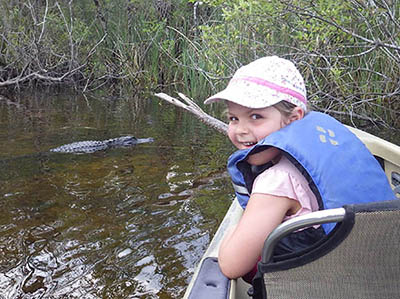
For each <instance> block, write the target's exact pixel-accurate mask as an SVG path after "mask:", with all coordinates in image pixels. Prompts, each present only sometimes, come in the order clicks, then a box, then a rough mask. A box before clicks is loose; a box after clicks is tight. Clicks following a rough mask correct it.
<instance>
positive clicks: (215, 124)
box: [155, 93, 228, 135]
mask: <svg viewBox="0 0 400 299" xmlns="http://www.w3.org/2000/svg"><path fill="white" fill-rule="evenodd" d="M178 95H179V97H180V98H181V99H182V100H183V101H185V102H186V103H184V102H182V101H180V100H178V99H176V98H173V97H171V96H169V95H167V94H165V93H156V94H155V96H156V97H158V98H160V99H163V100H164V101H167V102H168V103H170V104H173V105H175V106H177V107H179V108H182V109H184V110H186V111H189V112H190V113H192V114H193V115H194V116H195V117H196V118H198V119H199V120H200V121H202V122H203V123H205V124H206V125H208V126H210V127H211V128H213V129H215V130H217V131H218V132H220V133H222V134H224V135H227V131H228V125H227V124H226V123H224V122H222V121H220V120H219V119H216V118H214V117H212V116H211V115H209V114H207V113H206V112H204V110H203V109H201V108H200V107H199V106H198V105H197V104H196V103H195V102H193V101H192V100H191V99H189V98H188V97H187V96H185V95H184V94H182V93H179V94H178Z"/></svg>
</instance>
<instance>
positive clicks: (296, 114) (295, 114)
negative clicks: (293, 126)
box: [289, 107, 304, 123]
mask: <svg viewBox="0 0 400 299" xmlns="http://www.w3.org/2000/svg"><path fill="white" fill-rule="evenodd" d="M303 117H304V110H303V109H302V108H300V107H294V109H293V110H292V113H291V114H290V116H289V123H291V122H293V121H295V120H299V119H302V118H303Z"/></svg>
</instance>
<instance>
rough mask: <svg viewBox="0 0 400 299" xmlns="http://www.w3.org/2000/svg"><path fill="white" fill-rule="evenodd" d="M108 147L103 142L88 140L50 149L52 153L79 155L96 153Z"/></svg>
mask: <svg viewBox="0 0 400 299" xmlns="http://www.w3.org/2000/svg"><path fill="white" fill-rule="evenodd" d="M108 147H109V146H108V144H107V143H106V142H104V141H96V140H88V141H79V142H73V143H70V144H64V145H62V146H59V147H56V148H53V149H51V150H50V151H51V152H54V153H77V154H78V153H81V154H90V153H94V152H97V151H102V150H105V149H107V148H108Z"/></svg>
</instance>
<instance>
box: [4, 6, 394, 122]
mask: <svg viewBox="0 0 400 299" xmlns="http://www.w3.org/2000/svg"><path fill="white" fill-rule="evenodd" d="M47 4H48V5H47ZM399 11H400V2H398V1H391V2H388V1H380V0H373V1H326V0H268V1H258V0H230V1H221V0H204V1H201V2H200V1H195V0H152V1H147V0H146V1H145V0H113V1H111V0H102V1H99V0H81V1H73V2H70V1H56V0H48V1H30V2H26V1H20V0H13V1H1V2H0V17H1V18H0V30H1V33H2V35H1V36H0V66H1V69H0V81H7V80H11V79H13V78H19V77H18V76H19V75H20V74H35V73H37V74H40V75H42V76H49V77H53V78H59V77H62V80H63V82H64V83H67V84H71V83H73V84H74V85H75V86H76V87H77V88H78V89H83V90H90V89H96V88H98V87H101V86H104V84H108V85H110V84H111V85H117V84H118V85H119V86H127V87H129V88H130V89H132V88H134V89H143V88H145V89H146V88H147V89H149V90H151V91H156V90H158V89H162V88H164V87H166V86H171V85H172V86H174V88H176V89H178V90H179V91H182V92H185V93H187V94H188V95H190V96H191V97H193V98H196V97H200V98H202V99H203V98H205V97H206V96H207V95H208V94H210V93H212V92H215V91H217V90H219V89H221V88H222V87H223V86H224V85H225V84H226V82H227V79H229V77H230V76H231V75H232V74H233V72H234V71H235V70H236V69H237V68H238V67H239V66H240V65H242V64H245V63H248V62H250V61H252V60H254V59H256V58H258V57H261V56H265V55H281V56H283V57H286V58H290V59H292V60H294V61H295V62H296V63H297V65H298V67H299V68H300V70H301V72H302V73H303V74H304V77H305V79H306V82H307V83H308V90H309V95H310V102H311V104H312V106H313V107H314V108H316V109H321V110H330V111H337V112H343V111H354V110H357V111H359V112H360V113H362V114H363V115H368V116H373V117H374V118H380V117H382V115H383V114H385V113H386V114H387V111H388V110H387V109H389V111H391V112H390V113H389V114H390V115H391V117H393V113H394V115H396V113H395V112H393V110H394V109H397V106H396V104H395V100H394V99H395V97H396V96H398V91H397V86H398V83H397V78H398V75H399V73H400V67H399V64H400V56H399V53H400V34H399V28H398V27H399V25H398V20H397V19H396V18H397V15H398V13H399ZM75 69H76V71H73V70H75ZM28 78H33V79H34V78H35V76H30V77H29V76H28ZM50 82H51V79H50ZM54 82H58V81H57V80H54ZM19 83H20V82H19ZM21 83H23V82H21ZM378 107H379V109H378ZM382 107H383V108H385V109H386V110H385V109H382ZM382 111H383V112H382ZM385 111H386V112H385Z"/></svg>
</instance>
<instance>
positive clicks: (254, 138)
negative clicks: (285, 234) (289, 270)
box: [205, 56, 393, 280]
mask: <svg viewBox="0 0 400 299" xmlns="http://www.w3.org/2000/svg"><path fill="white" fill-rule="evenodd" d="M221 100H223V101H225V102H226V105H227V108H228V116H229V127H228V136H229V139H230V140H231V141H232V143H233V144H234V145H235V146H236V147H237V148H238V149H239V150H240V151H238V152H237V153H238V155H239V156H240V155H242V152H244V153H245V155H244V157H245V158H244V162H245V163H244V164H246V165H243V163H242V166H243V168H242V169H241V170H240V172H241V174H240V176H242V175H243V176H244V177H245V179H246V175H245V174H246V173H248V172H249V171H250V170H249V169H253V168H256V167H257V166H260V165H266V164H267V165H268V167H264V169H265V168H266V170H263V171H261V173H259V174H256V177H255V179H254V178H253V179H251V180H250V183H248V182H246V186H247V187H248V188H247V189H248V190H249V189H250V190H251V194H250V197H249V198H247V199H245V200H240V198H239V202H240V203H241V204H242V206H243V207H245V210H244V213H243V216H242V218H241V220H240V221H239V223H238V225H237V226H236V227H235V228H234V229H233V230H231V231H230V232H227V234H226V236H225V238H224V239H223V241H222V243H221V246H220V249H219V255H218V261H219V265H220V268H221V270H222V272H223V273H224V274H225V275H226V276H227V277H229V278H238V277H241V276H244V275H245V274H247V273H249V272H250V271H251V270H253V269H254V266H255V265H256V263H257V261H258V259H259V257H260V254H261V251H262V247H263V244H264V241H265V239H266V238H267V236H268V235H269V234H270V233H271V232H272V230H273V229H275V228H276V227H277V226H278V225H279V224H280V223H282V222H284V221H286V220H287V219H290V218H293V217H296V216H299V215H303V214H307V213H310V212H313V211H317V210H319V209H321V208H324V207H327V208H330V205H331V206H334V205H335V204H336V205H339V206H341V204H342V202H341V201H339V203H336V202H335V203H334V204H331V203H330V202H328V203H325V202H324V203H323V204H320V202H319V201H318V199H317V197H316V194H317V195H318V196H319V192H318V191H315V190H312V186H313V185H312V184H310V181H312V180H309V179H306V177H305V176H303V172H301V170H300V169H301V167H296V166H295V164H296V162H293V159H290V157H291V156H290V154H289V155H287V153H286V152H285V154H283V151H282V150H281V149H279V148H277V147H273V146H267V147H264V148H262V150H261V151H258V150H254V148H255V147H257V146H258V145H259V143H260V142H263V140H264V139H266V138H267V137H268V136H270V135H271V134H273V133H275V132H278V131H279V132H281V131H285V130H282V129H283V128H285V129H286V127H290V125H291V124H293V123H296V122H299V121H300V120H302V119H303V118H307V119H312V118H314V116H315V114H317V113H316V112H312V113H311V114H312V116H308V115H307V97H306V89H305V85H304V81H303V78H302V76H301V75H300V73H299V71H298V70H297V69H296V67H295V66H294V64H293V63H291V62H290V61H288V60H286V59H282V58H279V57H276V56H272V57H264V58H261V59H258V60H256V61H254V62H252V63H250V64H248V65H246V66H243V67H241V68H240V69H239V70H237V72H236V73H235V74H234V76H233V78H232V79H231V80H230V82H229V84H228V86H227V88H226V89H224V90H223V91H221V92H219V93H217V94H216V95H214V96H212V97H210V98H208V99H207V100H206V101H205V103H206V104H208V103H212V102H216V101H221ZM306 115H307V116H306ZM317 116H318V115H317ZM317 119H318V118H317ZM299 123H300V122H299ZM328 123H329V122H328ZM324 126H325V127H326V125H324ZM291 127H293V125H292V126H291ZM341 127H343V128H344V126H342V125H341V126H340V128H339V129H338V130H339V131H340V132H341ZM312 128H315V130H314V129H313V131H315V132H317V134H319V135H318V136H319V137H318V138H319V141H318V142H319V143H321V144H322V145H323V146H326V147H327V150H326V151H329V150H331V148H332V150H333V151H337V149H338V148H340V146H342V144H341V142H342V141H341V140H340V141H338V140H339V139H338V138H336V137H338V136H336V135H335V132H334V131H332V130H330V129H329V128H324V127H323V126H315V125H314V124H313V126H312ZM335 128H336V127H335ZM315 132H310V134H304V136H297V135H294V136H291V137H290V138H288V139H290V140H287V143H289V145H290V143H299V144H300V143H301V140H302V139H303V138H307V137H308V135H312V134H311V133H315ZM273 135H274V134H273ZM275 135H276V133H275ZM341 135H346V138H347V135H348V134H347V133H343V134H342V133H341ZM283 136H286V135H283ZM339 137H340V136H339ZM351 138H352V137H350V140H351V142H350V143H351V144H353V143H354V142H355V141H354V140H353V139H351ZM277 139H278V143H279V142H280V140H279V139H280V138H279V137H278V138H277ZM281 139H282V138H281ZM355 139H357V138H355ZM284 142H286V140H285V141H284ZM360 143H361V142H360ZM351 144H350V145H351ZM328 145H329V148H328ZM345 146H346V145H345ZM355 146H356V148H357V149H358V147H360V148H361V147H362V145H358V143H357V145H355ZM300 147H301V146H300ZM312 147H313V146H310V148H311V150H312ZM347 149H348V148H347V147H345V148H342V150H344V151H347ZM296 151H297V149H295V152H296ZM305 151H306V152H307V150H305ZM361 151H362V152H363V151H364V150H363V149H362V150H361ZM300 152H301V149H300ZM329 155H330V154H328V157H324V156H323V155H322V158H317V159H321V160H322V161H321V163H322V165H324V168H327V167H325V166H326V165H327V163H330V164H332V163H331V162H330V161H328V162H327V163H325V162H324V161H325V160H327V159H329ZM363 155H364V152H363V154H362V155H361V156H363ZM232 156H235V154H234V155H232ZM325 156H326V155H325ZM365 156H367V159H369V158H370V157H369V156H371V155H370V154H365ZM371 157H372V156H371ZM324 159H325V160H324ZM371 159H372V160H375V159H374V158H373V157H372V158H371ZM372 160H371V161H372ZM371 161H370V160H368V164H371V163H372V164H373V165H374V168H373V169H372V171H370V173H373V179H372V181H371V182H372V183H373V185H374V186H379V184H380V185H383V190H384V191H383V193H384V194H385V195H384V196H382V197H383V198H384V199H392V198H390V197H391V195H392V194H393V193H391V190H390V187H388V186H389V185H388V183H387V180H386V177H385V175H384V174H383V172H381V170H379V169H378V168H380V167H379V166H376V165H375V164H378V163H377V162H376V161H375V162H373V161H372V162H371ZM332 162H334V161H332ZM317 163H320V162H319V161H317ZM324 163H325V164H324ZM374 163H375V164H374ZM238 165H239V164H238ZM228 166H229V164H228ZM239 166H240V165H239ZM345 166H346V165H345ZM246 167H247V168H246ZM346 167H348V165H347V166H346ZM314 168H317V171H320V170H318V167H314ZM246 169H247V170H246ZM329 171H331V170H330V169H328V170H321V171H320V172H322V174H321V175H319V174H317V175H315V177H317V176H321V177H322V178H324V176H327V177H332V176H333V175H332V174H331V173H328V172H329ZM340 171H342V169H340ZM250 172H251V171H250ZM325 172H327V174H325ZM231 175H232V173H231ZM356 175H358V174H357V173H356ZM375 177H377V180H378V181H377V182H375V181H373V180H374V179H375ZM382 177H384V179H383V180H381V179H382ZM233 180H234V179H233ZM385 181H386V183H385ZM317 183H318V182H317ZM340 184H342V183H340ZM377 184H378V185H377ZM385 184H386V185H385ZM317 185H318V184H317ZM342 185H343V186H341V187H340V188H342V190H347V189H354V186H351V188H350V187H349V186H347V185H346V186H345V184H344V183H343V184H342ZM318 186H319V185H318ZM329 188H330V187H328V189H329ZM340 188H338V189H340ZM360 188H363V191H366V192H367V193H368V192H370V191H371V190H369V189H368V190H364V189H366V188H368V187H365V186H364V185H363V186H361V187H360ZM320 189H322V191H320V192H321V193H322V194H321V195H325V194H328V195H327V196H326V197H330V194H329V192H330V191H329V190H328V191H324V189H323V188H320ZM378 189H379V188H378ZM389 190H390V191H389ZM323 192H325V193H323ZM335 192H336V191H335ZM340 192H341V191H340ZM345 192H346V191H345ZM237 194H238V193H237ZM319 197H325V196H319ZM334 197H335V198H336V197H337V196H336V195H335V196H334ZM343 197H345V200H344V201H346V200H347V197H348V196H347V195H343ZM362 200H364V199H362ZM368 200H373V199H367V201H368ZM346 203H347V202H346ZM293 235H294V234H293ZM299 235H301V236H300V237H297V238H293V239H290V238H289V239H288V240H287V241H286V242H281V244H280V247H279V248H277V249H276V251H275V253H276V254H286V253H291V252H294V251H296V250H298V249H299V248H302V247H306V246H309V245H310V244H312V243H314V242H316V241H318V240H319V239H321V238H322V237H324V236H325V232H324V231H323V230H322V228H321V227H311V228H309V229H306V230H304V231H303V232H299ZM253 274H254V273H253ZM253 274H250V275H249V274H248V275H247V276H246V278H247V280H250V279H251V276H252V275H253Z"/></svg>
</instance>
